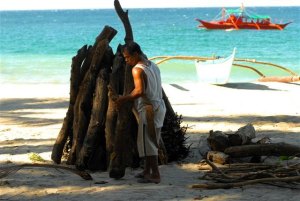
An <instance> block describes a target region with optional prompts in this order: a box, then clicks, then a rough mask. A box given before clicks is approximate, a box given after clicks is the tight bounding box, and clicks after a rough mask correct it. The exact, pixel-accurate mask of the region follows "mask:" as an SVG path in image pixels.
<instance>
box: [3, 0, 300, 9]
mask: <svg viewBox="0 0 300 201" xmlns="http://www.w3.org/2000/svg"><path fill="white" fill-rule="evenodd" d="M119 2H120V4H121V6H122V7H123V8H124V9H126V8H185V7H240V6H241V5H242V3H243V4H244V6H245V7H251V6H300V0H119ZM103 8H104V9H106V8H114V0H0V10H49V9H55V10H56V9H103Z"/></svg>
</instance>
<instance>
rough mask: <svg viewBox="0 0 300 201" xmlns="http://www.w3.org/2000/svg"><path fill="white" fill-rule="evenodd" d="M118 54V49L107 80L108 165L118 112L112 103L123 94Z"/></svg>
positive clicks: (122, 63)
mask: <svg viewBox="0 0 300 201" xmlns="http://www.w3.org/2000/svg"><path fill="white" fill-rule="evenodd" d="M119 47H120V46H119ZM118 49H119V48H118ZM120 53H121V52H120V49H119V50H118V51H117V53H116V55H115V57H114V61H113V65H112V72H111V75H110V79H109V88H110V89H109V92H108V108H107V113H106V122H105V139H106V151H107V160H108V163H109V161H110V155H111V154H112V153H113V150H114V144H115V130H116V124H117V119H118V111H117V109H116V107H115V106H114V101H115V100H116V99H117V98H118V94H122V93H123V86H124V58H123V57H122V56H121V55H120Z"/></svg>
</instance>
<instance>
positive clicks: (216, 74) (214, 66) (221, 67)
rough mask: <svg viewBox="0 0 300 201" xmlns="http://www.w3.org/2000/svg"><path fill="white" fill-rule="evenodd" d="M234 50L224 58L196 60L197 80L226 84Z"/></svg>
mask: <svg viewBox="0 0 300 201" xmlns="http://www.w3.org/2000/svg"><path fill="white" fill-rule="evenodd" d="M235 50H236V48H234V49H233V52H232V54H231V55H230V56H228V57H226V58H218V59H214V60H205V61H203V60H196V61H195V65H196V71H197V75H198V80H199V81H200V82H202V83H208V84H226V83H227V82H228V80H229V77H230V72H231V67H232V63H233V60H234V56H235Z"/></svg>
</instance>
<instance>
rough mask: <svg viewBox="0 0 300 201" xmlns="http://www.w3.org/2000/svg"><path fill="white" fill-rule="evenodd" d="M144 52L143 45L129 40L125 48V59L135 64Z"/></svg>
mask: <svg viewBox="0 0 300 201" xmlns="http://www.w3.org/2000/svg"><path fill="white" fill-rule="evenodd" d="M141 55H143V52H142V50H141V47H140V46H139V44H137V43H136V42H129V43H127V44H126V45H125V47H124V49H123V56H124V58H125V61H126V63H127V64H128V65H130V66H135V65H136V64H137V63H138V62H139V61H140V60H141Z"/></svg>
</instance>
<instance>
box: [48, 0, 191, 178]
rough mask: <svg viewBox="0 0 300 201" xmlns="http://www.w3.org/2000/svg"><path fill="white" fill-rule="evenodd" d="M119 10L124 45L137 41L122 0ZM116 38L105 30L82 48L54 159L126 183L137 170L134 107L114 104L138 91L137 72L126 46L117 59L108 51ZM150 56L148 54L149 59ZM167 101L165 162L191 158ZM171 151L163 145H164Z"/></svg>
mask: <svg viewBox="0 0 300 201" xmlns="http://www.w3.org/2000/svg"><path fill="white" fill-rule="evenodd" d="M114 5H115V10H116V12H117V14H118V16H119V18H120V19H121V21H122V23H123V25H124V28H125V34H126V36H125V38H124V41H125V43H128V42H130V41H133V32H132V29H131V25H130V22H129V19H128V11H126V12H124V11H123V9H122V7H121V5H120V3H119V1H117V0H115V2H114ZM116 34H117V31H116V30H115V29H113V28H112V27H109V26H105V27H104V29H103V30H102V32H101V33H100V34H99V35H98V36H97V37H96V40H95V43H94V44H93V45H92V46H87V45H85V46H83V47H82V48H81V49H80V50H78V52H77V55H76V56H75V57H73V59H72V66H71V67H72V68H71V80H70V102H69V108H68V111H67V114H66V117H65V119H64V121H63V125H62V128H61V130H60V132H59V134H58V137H57V139H56V142H55V144H54V146H53V150H52V155H51V158H52V160H53V161H54V162H55V163H57V164H59V163H61V159H62V155H63V153H64V154H65V156H66V158H67V164H69V165H76V168H77V169H79V170H84V169H90V170H107V168H108V171H109V175H110V177H112V178H116V179H118V178H121V177H123V176H124V174H125V168H126V167H138V166H139V164H140V161H139V160H140V159H139V157H138V153H137V145H136V138H137V121H136V119H135V116H134V114H133V112H132V107H133V102H128V103H126V104H124V106H123V107H122V108H121V109H120V110H119V111H117V110H116V108H114V104H113V101H114V100H115V99H116V98H117V97H118V96H119V95H127V94H129V93H130V92H131V91H132V90H133V88H134V84H133V78H132V74H131V69H132V67H130V66H128V65H126V63H125V61H124V58H123V56H122V48H123V45H119V46H118V48H117V51H116V53H115V54H114V53H113V51H112V48H111V47H110V46H109V43H110V41H111V40H112V39H113V37H114V36H115V35H116ZM145 56H146V55H145ZM163 98H164V101H165V104H166V107H167V114H166V117H165V120H164V126H163V128H162V139H161V142H160V149H159V158H160V163H166V162H168V161H174V160H179V159H182V158H184V157H186V156H187V154H188V152H189V148H188V147H187V146H186V145H185V140H186V138H185V136H184V135H185V132H186V128H185V127H181V126H180V124H181V116H178V115H177V114H176V113H175V112H174V110H173V108H172V106H171V104H170V102H169V100H168V98H167V96H166V94H165V93H164V92H163ZM164 141H165V144H166V146H164V143H163V142H164Z"/></svg>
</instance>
